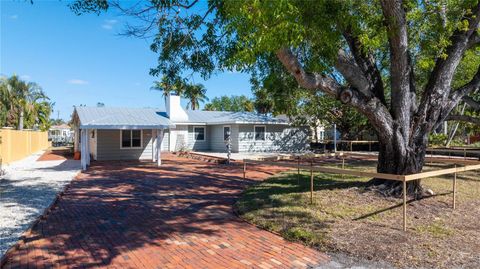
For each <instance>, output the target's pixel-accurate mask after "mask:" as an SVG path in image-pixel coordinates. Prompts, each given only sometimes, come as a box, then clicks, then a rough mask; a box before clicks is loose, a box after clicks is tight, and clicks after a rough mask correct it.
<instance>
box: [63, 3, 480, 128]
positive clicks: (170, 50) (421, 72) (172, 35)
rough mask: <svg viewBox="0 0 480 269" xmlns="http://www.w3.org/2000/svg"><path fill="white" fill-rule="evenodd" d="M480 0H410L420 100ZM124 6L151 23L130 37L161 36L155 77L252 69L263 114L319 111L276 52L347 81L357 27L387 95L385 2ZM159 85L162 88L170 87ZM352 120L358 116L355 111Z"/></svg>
mask: <svg viewBox="0 0 480 269" xmlns="http://www.w3.org/2000/svg"><path fill="white" fill-rule="evenodd" d="M477 2H478V0H432V1H416V0H406V1H404V9H405V11H406V14H407V15H406V19H407V25H408V45H409V48H408V49H409V53H410V56H411V62H412V64H413V66H414V73H415V76H414V77H415V84H416V86H417V87H416V88H417V96H421V95H422V91H423V88H424V86H425V85H426V83H427V81H428V79H429V76H430V74H431V71H432V69H433V66H434V64H435V62H436V61H437V59H445V58H446V57H448V56H449V55H447V54H446V48H447V47H448V46H449V45H450V36H451V35H452V33H453V32H454V31H455V30H460V31H464V30H465V29H467V28H468V22H467V21H466V20H465V15H469V14H470V13H471V8H472V7H473V6H474V5H476V4H477ZM110 3H112V2H110ZM113 3H116V5H115V6H118V5H120V4H118V2H113ZM70 6H71V8H72V10H73V11H74V12H76V13H77V14H81V13H84V12H95V13H98V12H101V11H103V10H106V9H107V8H108V7H109V1H106V0H103V1H102V0H97V1H95V0H88V1H80V0H78V1H75V2H74V3H72V4H71V5H70ZM126 6H127V8H128V9H123V11H125V10H127V11H126V12H124V13H125V14H127V15H130V16H133V17H135V18H137V19H140V20H139V21H140V22H144V25H141V26H140V27H129V28H127V34H131V35H134V36H140V37H145V36H149V35H150V34H152V32H153V35H154V39H153V42H152V44H151V46H150V48H151V50H152V51H153V52H155V53H156V54H157V55H158V59H157V60H158V61H157V65H156V66H155V67H153V68H152V69H151V70H150V74H151V75H153V76H165V77H167V78H168V79H167V80H169V81H170V82H172V81H174V80H176V78H178V77H181V76H184V77H185V76H189V75H190V74H191V73H198V74H200V75H201V76H202V77H203V78H204V79H208V78H209V77H210V76H211V75H213V74H215V72H217V71H219V70H220V71H225V70H233V69H235V70H240V71H244V72H249V73H251V74H252V84H253V90H254V93H255V95H256V96H257V100H256V102H255V107H256V109H257V111H261V112H263V113H268V112H273V113H286V114H290V115H304V114H302V113H307V112H306V111H311V109H310V110H309V109H306V108H302V106H301V104H303V102H304V101H305V100H306V99H307V98H312V97H313V96H312V95H310V94H311V93H308V92H306V91H305V90H304V89H302V88H300V87H298V84H297V83H296V81H295V80H293V78H292V76H290V75H289V74H287V73H286V71H285V70H284V68H283V66H282V65H280V63H279V61H278V60H277V59H276V56H275V53H276V51H277V50H278V49H280V48H285V47H288V48H291V49H292V51H293V52H294V53H295V54H296V55H297V56H298V59H299V61H300V63H301V65H302V66H303V67H304V68H305V70H307V71H308V72H317V73H319V74H322V75H325V76H330V77H333V78H335V79H336V80H337V81H338V82H339V83H340V84H342V86H345V87H348V86H349V85H347V84H346V81H345V79H344V78H343V77H342V76H341V75H340V74H339V73H338V72H337V70H336V68H335V63H336V61H337V56H338V50H339V49H340V48H342V49H344V50H345V51H347V52H348V51H349V48H348V46H347V42H346V39H345V37H344V33H346V32H350V33H352V35H354V36H356V37H358V39H359V42H360V44H359V45H360V48H361V50H363V52H369V53H371V54H372V55H374V56H375V58H376V64H377V67H378V69H379V70H380V73H381V75H382V79H383V82H384V83H383V84H384V85H385V88H386V91H387V92H386V93H385V95H386V96H387V100H389V96H390V93H389V89H390V74H389V72H388V70H389V68H390V51H389V44H388V39H387V38H388V36H389V35H390V34H392V33H389V32H388V31H387V28H386V27H385V18H384V15H383V12H382V9H381V6H380V3H379V1H378V0H365V1H358V0H328V1H303V0H278V1H259V0H245V1H237V0H209V1H207V2H206V1H195V0H171V1H159V0H150V1H145V2H141V3H140V4H138V5H128V4H126ZM151 18H155V19H151ZM386 19H388V18H386ZM145 22H146V23H145ZM152 29H153V30H152ZM479 65H480V53H479V52H478V51H477V50H469V51H468V52H467V53H466V54H465V55H464V57H463V59H462V61H461V63H460V65H459V68H458V70H457V72H456V74H455V77H454V81H453V83H452V87H453V88H456V87H459V86H460V85H463V84H464V83H465V82H467V81H469V80H470V79H471V78H472V76H473V73H474V72H475V71H476V69H477V67H478V66H479ZM162 83H163V79H162V82H161V83H160V84H162ZM160 84H159V85H157V86H155V87H156V88H159V89H163V90H164V92H165V91H168V89H167V87H165V85H163V84H162V85H160ZM170 84H171V83H170ZM312 103H315V102H312ZM327 103H328V102H327ZM386 105H387V106H388V107H389V106H390V104H386ZM194 107H195V106H194ZM335 107H338V104H336V105H335ZM313 112H315V111H313ZM313 112H312V113H313ZM350 114H351V113H349V112H348V111H347V113H342V115H350ZM352 119H356V118H355V116H354V115H352ZM359 120H360V122H361V123H362V124H363V122H364V119H363V118H362V119H359ZM362 124H360V125H362Z"/></svg>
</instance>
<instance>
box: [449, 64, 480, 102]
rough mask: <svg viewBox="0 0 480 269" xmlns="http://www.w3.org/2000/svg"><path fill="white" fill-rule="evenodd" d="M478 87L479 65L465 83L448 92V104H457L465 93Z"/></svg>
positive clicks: (479, 80) (479, 77)
mask: <svg viewBox="0 0 480 269" xmlns="http://www.w3.org/2000/svg"><path fill="white" fill-rule="evenodd" d="M479 87H480V66H479V67H478V70H477V73H476V74H475V75H474V76H473V78H472V80H470V81H469V82H468V83H467V84H465V85H463V86H462V87H460V88H458V89H457V90H455V91H454V92H453V93H451V94H450V101H449V103H450V105H451V106H452V109H453V107H455V106H457V105H458V103H459V102H460V101H461V100H462V99H463V98H464V97H465V96H467V95H469V94H470V93H472V92H473V91H475V90H476V89H478V88H479Z"/></svg>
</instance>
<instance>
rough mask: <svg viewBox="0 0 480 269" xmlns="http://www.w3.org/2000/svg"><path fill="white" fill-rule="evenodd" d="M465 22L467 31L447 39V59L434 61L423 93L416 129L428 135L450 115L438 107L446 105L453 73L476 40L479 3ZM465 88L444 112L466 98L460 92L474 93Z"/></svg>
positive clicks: (457, 32) (453, 96) (455, 95)
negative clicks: (473, 39) (448, 41)
mask: <svg viewBox="0 0 480 269" xmlns="http://www.w3.org/2000/svg"><path fill="white" fill-rule="evenodd" d="M465 19H466V20H467V21H468V26H469V28H468V29H467V30H463V29H457V30H455V32H454V33H453V34H452V36H451V37H450V42H451V45H450V46H448V47H447V49H446V51H445V52H446V54H447V57H446V58H443V57H439V58H437V60H436V63H435V67H434V69H433V71H432V73H431V75H430V77H429V80H428V82H427V85H426V87H425V90H424V91H423V96H422V100H421V102H420V106H419V109H418V112H417V115H416V117H417V121H416V125H418V126H421V129H424V130H422V131H425V132H427V133H428V132H430V131H431V130H432V128H433V127H434V126H435V125H436V124H437V123H439V122H441V121H443V120H442V119H441V118H442V117H446V116H447V115H448V113H449V112H448V113H445V109H439V107H442V106H443V107H444V105H445V101H446V99H447V98H448V97H449V94H450V85H451V82H452V79H453V75H454V74H455V70H456V68H457V66H458V64H459V63H460V61H461V59H462V57H463V55H464V53H465V50H466V49H467V47H468V43H469V42H470V38H471V37H473V38H475V35H474V33H475V32H476V31H477V29H478V25H479V21H480V3H478V4H477V5H476V6H475V7H474V8H472V12H471V13H469V15H468V16H466V17H465ZM477 74H478V73H477ZM475 76H476V77H477V75H475ZM469 84H471V83H469ZM467 86H468V87H466V88H465V87H462V88H463V89H461V91H457V92H454V94H453V95H452V96H451V98H450V100H451V101H450V103H451V104H450V106H449V107H448V108H447V110H450V111H451V109H453V107H455V106H456V104H458V102H459V101H460V99H461V98H462V97H463V96H464V95H466V93H463V92H470V91H473V90H474V88H471V87H470V86H469V85H467ZM477 87H478V86H477ZM475 88H476V87H475ZM459 96H460V97H459ZM455 103H456V104H455ZM452 105H453V106H452Z"/></svg>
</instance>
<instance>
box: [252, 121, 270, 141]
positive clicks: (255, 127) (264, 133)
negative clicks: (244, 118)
mask: <svg viewBox="0 0 480 269" xmlns="http://www.w3.org/2000/svg"><path fill="white" fill-rule="evenodd" d="M257 127H263V139H258V140H257V131H256V129H257ZM253 141H267V126H266V125H253Z"/></svg>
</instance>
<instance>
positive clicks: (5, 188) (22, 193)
mask: <svg viewBox="0 0 480 269" xmlns="http://www.w3.org/2000/svg"><path fill="white" fill-rule="evenodd" d="M42 154H43V152H39V153H36V154H33V155H30V156H29V157H27V158H25V159H23V160H20V161H17V162H14V163H12V164H10V165H9V166H8V167H3V169H4V170H5V171H6V174H5V175H4V176H2V177H0V212H1V213H0V257H1V256H3V254H4V253H5V252H6V251H7V250H8V248H9V247H11V246H12V245H13V244H15V243H16V242H17V240H18V238H19V237H20V236H21V235H22V233H23V232H24V231H25V230H26V229H28V227H29V226H30V225H31V224H32V223H33V221H35V219H37V218H38V217H39V216H40V215H41V214H42V213H43V211H44V209H45V208H46V207H48V206H49V205H50V203H52V201H53V199H54V198H55V195H56V194H57V193H58V192H60V191H61V190H62V189H63V188H64V186H65V185H66V184H68V183H69V182H70V181H71V180H72V179H73V178H74V177H75V176H76V175H77V174H78V172H80V161H74V160H58V161H37V159H38V158H39V157H40V156H41V155H42Z"/></svg>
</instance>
